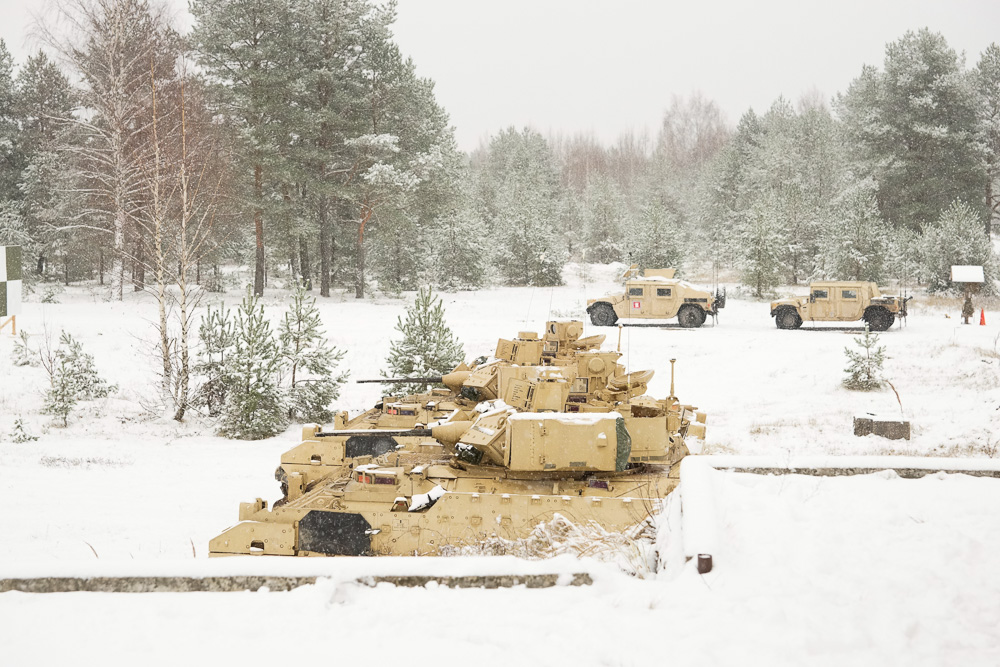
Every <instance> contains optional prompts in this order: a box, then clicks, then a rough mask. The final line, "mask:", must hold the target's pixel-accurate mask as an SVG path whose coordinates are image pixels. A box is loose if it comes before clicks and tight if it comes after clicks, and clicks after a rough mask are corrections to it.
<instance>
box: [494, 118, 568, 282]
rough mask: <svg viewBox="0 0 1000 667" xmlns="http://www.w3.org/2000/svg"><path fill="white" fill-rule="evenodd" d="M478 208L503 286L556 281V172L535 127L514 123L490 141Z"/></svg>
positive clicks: (562, 252) (559, 259) (561, 254)
mask: <svg viewBox="0 0 1000 667" xmlns="http://www.w3.org/2000/svg"><path fill="white" fill-rule="evenodd" d="M476 185H477V188H476V206H477V211H478V213H479V214H480V216H481V217H482V219H483V220H484V222H485V223H486V226H487V228H488V230H489V234H490V237H491V240H492V242H493V245H492V248H493V251H494V254H493V264H494V266H496V268H497V270H498V272H499V273H500V276H501V278H502V279H503V281H504V283H505V284H507V285H538V286H548V285H559V284H561V283H562V273H561V272H562V267H563V265H564V264H565V263H566V248H565V245H564V243H563V239H562V238H561V236H560V234H559V229H558V221H559V202H560V199H561V191H560V186H559V174H558V171H557V170H556V167H555V163H554V159H553V156H552V151H551V150H550V149H549V145H548V143H547V142H546V141H545V138H544V137H542V135H540V134H539V133H538V132H535V131H533V130H530V129H525V130H523V131H522V132H518V131H517V130H515V129H514V128H508V129H506V130H503V131H501V132H500V133H499V134H498V135H497V136H495V137H494V138H493V139H492V141H491V142H490V146H489V151H488V153H487V155H486V159H485V161H484V164H483V165H482V167H481V168H480V170H479V172H478V174H477V183H476Z"/></svg>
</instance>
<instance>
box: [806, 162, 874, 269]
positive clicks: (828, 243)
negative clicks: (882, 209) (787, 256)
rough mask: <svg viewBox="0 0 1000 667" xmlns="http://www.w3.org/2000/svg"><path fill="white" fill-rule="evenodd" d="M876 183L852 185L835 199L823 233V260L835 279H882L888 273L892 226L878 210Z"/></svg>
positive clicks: (823, 263)
mask: <svg viewBox="0 0 1000 667" xmlns="http://www.w3.org/2000/svg"><path fill="white" fill-rule="evenodd" d="M875 189H876V188H875V183H874V182H873V181H872V180H871V179H865V180H863V181H861V182H859V183H853V184H851V185H849V186H848V187H847V188H846V189H845V190H844V191H842V192H841V193H840V195H838V197H837V198H836V200H835V201H834V203H833V210H832V212H831V213H830V215H829V220H828V222H827V225H826V230H825V232H824V234H823V240H822V250H821V256H820V259H821V264H822V267H823V272H824V273H825V274H826V275H827V276H828V277H829V278H830V279H833V280H871V281H874V282H880V281H881V280H882V278H883V277H884V276H885V274H886V257H887V256H888V255H889V254H890V252H889V244H890V237H889V226H888V224H887V223H886V222H885V221H884V220H883V219H882V217H881V216H880V215H879V212H878V205H877V204H876V202H875Z"/></svg>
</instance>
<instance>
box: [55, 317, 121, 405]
mask: <svg viewBox="0 0 1000 667" xmlns="http://www.w3.org/2000/svg"><path fill="white" fill-rule="evenodd" d="M56 355H57V356H59V355H62V356H64V357H65V359H66V362H67V366H68V367H69V368H71V369H73V373H74V374H75V375H76V382H77V387H78V392H79V397H80V398H81V399H92V398H105V397H107V396H109V395H110V394H113V393H115V392H116V391H118V385H114V384H108V383H107V381H105V380H104V379H103V378H102V377H101V376H100V375H98V374H97V367H96V366H95V365H94V357H93V356H92V355H89V354H87V353H86V352H84V351H83V346H82V345H81V344H80V342H79V341H78V340H76V339H75V338H73V337H72V336H71V335H69V334H68V333H66V332H65V331H63V332H62V333H61V334H60V335H59V350H58V351H57V352H56Z"/></svg>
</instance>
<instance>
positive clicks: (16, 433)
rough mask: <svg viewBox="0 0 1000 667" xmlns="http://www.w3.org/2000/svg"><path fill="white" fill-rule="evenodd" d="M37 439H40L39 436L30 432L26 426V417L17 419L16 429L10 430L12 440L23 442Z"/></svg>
mask: <svg viewBox="0 0 1000 667" xmlns="http://www.w3.org/2000/svg"><path fill="white" fill-rule="evenodd" d="M35 440H38V436H37V435H32V434H30V433H28V429H27V428H25V426H24V419H22V418H21V417H18V418H17V419H15V420H14V430H13V431H11V432H10V441H11V442H16V443H17V444H23V443H25V442H34V441H35Z"/></svg>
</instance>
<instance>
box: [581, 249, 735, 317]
mask: <svg viewBox="0 0 1000 667" xmlns="http://www.w3.org/2000/svg"><path fill="white" fill-rule="evenodd" d="M675 273H676V271H675V270H674V269H646V270H645V271H644V272H643V273H642V275H639V267H638V265H637V264H633V265H632V266H630V267H629V268H628V270H627V271H626V272H625V274H624V275H623V276H622V278H623V279H624V280H625V292H624V293H620V292H617V293H614V294H609V295H607V296H604V297H601V298H599V299H590V300H589V301H587V313H588V314H589V315H590V321H591V322H592V323H594V324H595V325H597V326H604V327H610V326H613V325H614V324H615V322H617V321H618V320H619V319H663V320H669V319H672V318H674V317H676V318H677V322H678V324H680V325H681V326H682V327H700V326H701V325H702V324H704V323H705V319H706V318H707V317H708V316H709V315H716V314H717V313H718V311H719V309H720V308H724V307H725V305H726V295H725V293H724V292H717V293H716V294H715V296H713V295H712V293H711V292H708V291H706V290H703V289H699V288H697V287H695V286H694V285H692V284H691V283H689V282H687V281H684V280H680V279H678V278H674V274H675Z"/></svg>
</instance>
